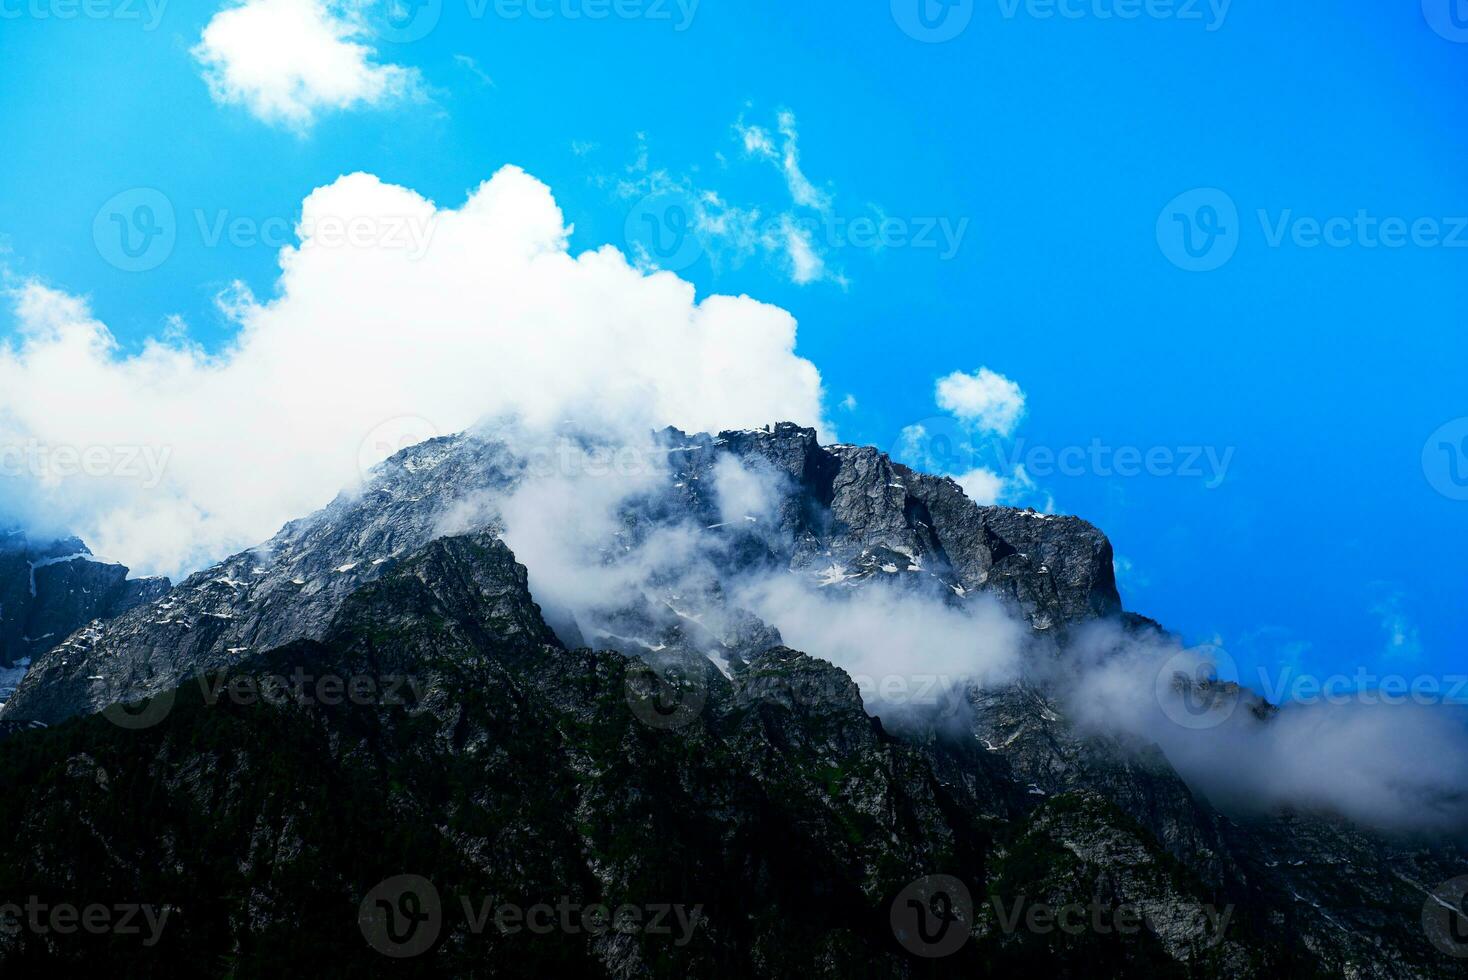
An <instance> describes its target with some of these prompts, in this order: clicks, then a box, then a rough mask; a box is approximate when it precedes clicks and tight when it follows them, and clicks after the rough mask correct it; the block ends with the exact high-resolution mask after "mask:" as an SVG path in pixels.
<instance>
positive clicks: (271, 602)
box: [4, 423, 1121, 723]
mask: <svg viewBox="0 0 1468 980" xmlns="http://www.w3.org/2000/svg"><path fill="white" fill-rule="evenodd" d="M655 452H656V456H657V458H656V459H655V460H653V463H654V464H655V473H654V478H653V479H652V480H651V481H650V482H649V483H648V484H647V485H646V486H643V487H641V488H640V489H639V492H637V493H635V494H631V495H629V496H628V497H627V498H626V499H625V500H623V501H622V502H621V504H620V521H621V525H622V530H621V531H620V532H619V537H618V540H617V541H616V542H615V543H613V544H612V545H611V546H610V547H608V548H606V549H605V553H604V554H602V555H601V556H599V558H598V560H599V561H601V562H604V563H611V564H615V563H617V562H618V561H621V560H623V556H625V555H626V554H629V553H633V552H634V551H635V549H636V548H637V547H638V546H639V545H642V544H645V543H646V542H647V541H648V540H649V537H650V535H652V534H653V533H654V532H655V531H656V530H657V529H659V528H666V527H668V526H671V525H687V526H690V527H694V528H700V529H702V530H703V531H706V532H707V533H708V534H709V535H711V536H713V537H715V538H717V539H718V540H719V541H720V547H721V548H722V549H723V552H724V555H726V556H727V557H726V558H725V559H724V560H723V561H722V562H721V564H720V567H719V568H718V570H717V574H716V576H715V580H713V581H708V582H703V583H701V584H700V585H699V586H698V587H697V588H696V589H689V588H688V587H687V583H683V586H684V588H682V589H678V590H675V589H671V588H666V587H664V588H662V589H661V591H660V590H659V588H658V587H656V586H655V585H650V586H649V588H647V589H646V590H644V595H643V596H642V597H641V598H640V599H639V600H638V601H636V602H633V603H621V604H619V605H617V606H616V607H614V608H608V609H599V610H592V611H586V610H582V611H580V614H579V616H567V615H565V614H564V612H563V611H561V610H557V609H548V610H547V613H548V617H549V618H550V619H551V620H552V622H553V623H554V624H555V625H556V628H557V629H558V631H560V632H562V633H563V638H564V639H567V640H568V641H570V642H572V643H573V645H574V644H577V643H580V642H583V641H584V642H590V643H594V644H597V645H605V646H611V647H613V648H617V649H623V650H624V651H630V652H637V651H639V650H641V649H643V648H644V647H657V646H659V645H660V644H661V643H665V642H667V640H666V639H660V637H663V636H664V635H665V634H667V633H668V631H669V630H675V631H676V632H677V633H678V634H679V636H678V637H676V638H675V639H678V640H679V641H680V642H688V643H689V644H690V645H692V646H694V647H696V648H699V649H703V650H705V651H706V652H710V653H713V654H715V655H716V656H717V657H718V658H719V659H721V660H722V661H723V662H724V663H725V664H726V665H728V664H730V663H737V662H738V661H739V660H740V659H742V658H743V657H745V656H747V655H750V654H751V653H754V652H758V649H759V648H760V647H761V645H763V644H768V643H770V642H771V641H777V640H778V638H779V637H778V633H777V632H776V631H772V630H770V629H769V628H768V626H766V625H765V624H761V623H759V622H757V621H756V620H754V618H753V617H751V616H750V615H749V614H748V613H747V611H745V610H741V609H738V608H731V607H729V605H728V603H727V602H726V596H725V589H726V587H727V586H728V584H729V583H730V582H731V581H733V580H734V579H735V578H736V577H738V576H739V575H741V574H744V573H747V572H749V571H751V570H753V569H769V568H774V569H787V570H789V571H792V572H795V573H797V574H799V575H803V576H808V577H809V578H810V579H811V580H812V581H813V582H815V583H816V584H817V585H818V586H820V587H824V588H835V589H843V590H844V589H860V588H862V587H863V586H865V585H867V584H869V583H871V582H881V583H882V584H883V585H890V584H893V583H901V585H902V586H903V587H906V588H912V589H914V590H917V591H923V592H926V593H928V594H930V595H935V596H941V597H942V599H943V601H945V602H954V603H962V602H964V601H965V599H966V598H967V597H970V596H978V595H990V596H997V597H999V598H1000V599H1001V600H1002V601H1004V602H1006V603H1008V604H1010V605H1011V606H1012V608H1013V609H1014V610H1015V612H1016V613H1017V614H1018V615H1020V616H1023V617H1024V619H1025V620H1026V621H1027V622H1028V623H1029V624H1030V625H1031V626H1032V627H1033V628H1034V629H1035V630H1037V631H1042V632H1044V631H1063V630H1064V628H1065V627H1066V625H1067V624H1069V623H1074V622H1077V621H1080V620H1083V619H1087V618H1090V617H1096V616H1106V615H1112V614H1115V613H1117V612H1119V611H1120V609H1121V601H1120V597H1119V596H1118V595H1117V592H1116V583H1115V577H1114V572H1113V568H1112V552H1111V546H1110V544H1109V542H1108V541H1107V540H1106V537H1105V535H1103V534H1102V533H1101V532H1100V531H1099V530H1097V529H1096V528H1094V527H1093V526H1091V525H1090V524H1087V523H1086V522H1085V521H1082V520H1080V519H1078V518H1073V517H1052V516H1050V515H1037V514H1034V513H1033V512H1025V511H1018V510H1013V509H1009V508H1002V507H981V506H978V505H976V504H974V503H973V502H972V501H970V500H968V499H967V498H966V497H965V496H964V495H963V492H962V490H961V489H960V488H959V487H958V485H957V484H956V483H954V482H953V481H952V480H949V479H946V478H941V477H934V476H930V475H927V474H922V473H918V472H916V471H914V470H912V469H910V468H908V467H906V466H903V465H902V464H900V463H896V462H894V461H892V460H891V459H889V458H888V457H887V456H886V455H885V454H883V453H882V452H880V451H879V450H877V449H873V448H869V447H855V446H846V445H842V446H826V447H823V446H821V445H820V444H819V442H818V440H817V437H816V433H815V430H813V429H809V428H803V427H800V426H796V425H793V424H790V423H780V424H777V425H772V426H770V427H768V428H767V429H763V430H742V431H727V432H721V433H719V434H717V435H707V434H687V433H683V432H680V431H678V430H675V429H670V430H667V431H666V432H664V433H663V434H662V437H661V439H660V441H659V443H658V444H657V449H656V451H655ZM729 460H735V461H737V462H738V463H739V464H740V466H742V467H744V468H746V469H748V470H751V471H754V472H756V473H758V474H763V475H768V476H771V477H773V478H774V479H772V480H770V481H769V488H770V492H771V493H773V495H774V499H773V501H772V503H771V506H770V507H769V509H768V511H767V512H766V513H764V514H761V515H759V516H758V517H756V516H755V515H749V516H748V517H746V518H743V519H736V520H735V521H734V522H732V523H731V522H727V521H724V520H723V519H722V517H723V516H724V515H723V514H722V513H721V500H720V497H719V494H718V492H717V483H718V476H719V470H720V467H722V466H726V465H728V461H729ZM535 465H536V464H535V461H534V460H533V459H531V458H529V456H528V455H527V454H524V453H520V452H517V451H516V450H515V449H514V448H512V447H511V446H510V445H509V444H508V443H507V442H505V441H503V440H502V439H500V438H498V437H497V436H496V435H495V434H494V433H493V432H471V433H464V434H460V435H454V436H446V437H441V438H437V439H432V440H429V441H427V442H424V443H421V444H419V445H416V446H413V447H410V448H408V449H405V450H403V451H401V452H399V453H397V454H396V455H394V456H393V457H392V458H390V459H389V460H387V461H386V462H384V463H383V464H381V465H380V466H379V467H378V468H377V469H376V470H375V471H374V472H373V474H372V475H371V476H370V478H369V479H368V480H367V481H366V482H365V484H364V485H363V486H362V487H360V488H359V489H357V490H355V491H353V492H350V493H345V494H342V495H341V496H339V497H338V498H337V499H336V500H334V501H332V502H331V503H330V504H328V505H327V506H326V507H324V508H323V509H322V510H320V511H318V512H316V513H315V514H312V515H309V516H307V517H304V518H301V519H298V520H294V521H292V522H290V523H289V524H287V525H285V527H283V528H282V529H281V531H280V532H279V533H278V534H277V535H275V537H273V538H272V539H271V540H269V541H268V542H266V543H264V544H263V545H261V546H259V547H257V548H255V549H252V550H250V551H246V552H242V553H240V554H237V555H235V556H233V557H231V558H228V559H226V560H225V561H223V562H220V563H219V564H218V565H215V566H213V567H212V568H209V569H206V570H204V571H202V572H199V573H197V574H195V575H193V576H190V577H189V578H188V579H187V580H185V581H183V582H181V583H179V584H178V585H177V586H176V587H174V588H173V589H171V590H170V591H168V592H167V594H165V595H163V596H161V597H159V598H158V599H157V600H156V601H153V602H151V603H148V604H146V605H143V606H140V607H138V608H135V609H132V610H131V611H128V612H125V613H124V614H123V615H121V616H119V617H118V618H117V619H115V620H113V621H111V622H108V623H106V624H103V625H102V626H101V627H100V628H94V629H89V630H88V631H87V633H85V634H78V635H76V636H73V637H71V638H69V639H68V640H67V641H66V642H65V644H64V649H58V650H56V651H53V652H52V653H51V654H50V655H48V656H45V657H42V658H39V659H38V660H37V661H36V662H35V664H34V665H33V666H32V668H31V670H30V672H29V673H28V675H27V677H26V679H25V680H24V681H23V682H22V684H21V686H20V689H19V690H18V691H17V692H16V695H15V697H14V699H13V700H12V702H11V703H10V704H9V705H7V707H6V709H5V712H4V717H5V718H6V719H9V720H17V719H25V720H38V721H45V722H48V723H49V722H55V721H57V720H59V719H61V718H64V717H67V716H68V715H71V714H76V713H85V712H89V711H96V710H99V709H100V708H102V707H105V706H106V705H108V704H112V703H116V702H118V701H120V700H124V699H128V698H135V697H141V696H145V695H147V694H150V693H154V692H155V691H157V690H160V689H162V688H164V687H166V686H168V685H169V684H171V683H173V682H175V681H176V680H177V679H178V678H180V677H182V676H185V675H187V674H189V673H192V672H196V671H199V670H209V669H215V668H218V667H221V666H225V665H227V664H230V663H234V662H237V661H238V660H240V659H241V658H242V657H244V656H246V655H249V654H250V653H254V652H260V651H263V650H268V649H270V648H272V647H275V646H279V645H281V644H283V643H287V642H290V641H292V640H297V639H305V638H317V637H319V636H321V635H322V633H323V631H324V630H325V629H326V627H327V625H328V624H329V623H330V621H331V619H332V617H333V616H334V615H335V614H336V612H337V611H338V610H339V609H340V607H341V604H342V603H343V602H344V601H345V599H346V598H347V597H348V596H349V595H351V594H352V593H353V592H354V591H356V590H357V589H359V588H360V587H361V586H362V585H364V584H366V583H369V582H371V581H374V580H375V579H377V578H378V577H380V576H381V575H382V574H383V573H384V572H385V571H387V570H389V569H390V568H391V567H392V565H393V563H394V562H396V561H397V560H399V559H401V558H402V557H403V556H405V555H407V554H410V553H412V552H413V551H416V550H417V549H418V548H421V547H422V546H423V545H424V544H426V543H427V542H428V541H430V540H433V539H434V538H435V537H438V536H441V535H442V534H444V533H446V532H447V531H463V532H479V531H490V532H496V531H499V530H500V529H501V515H500V508H501V507H502V505H503V504H504V502H505V501H506V500H508V499H509V498H510V497H511V495H512V494H514V493H515V492H516V490H517V489H519V488H521V487H523V486H524V485H525V484H526V482H527V480H531V479H534V478H535V477H536V475H537V471H536V470H535V469H534V466H535ZM690 591H691V592H693V593H694V594H688V593H689V592H690ZM705 613H709V614H710V615H708V616H706V615H705ZM705 620H707V621H705ZM690 633H691V634H696V635H695V636H693V637H692V638H691V639H690V638H688V636H687V635H686V634H690ZM731 658H732V659H731Z"/></svg>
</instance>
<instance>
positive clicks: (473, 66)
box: [454, 54, 495, 88]
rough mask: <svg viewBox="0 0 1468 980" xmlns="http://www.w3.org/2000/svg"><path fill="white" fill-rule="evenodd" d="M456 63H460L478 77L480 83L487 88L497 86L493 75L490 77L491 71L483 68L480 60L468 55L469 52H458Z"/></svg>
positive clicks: (460, 65)
mask: <svg viewBox="0 0 1468 980" xmlns="http://www.w3.org/2000/svg"><path fill="white" fill-rule="evenodd" d="M454 64H456V65H458V66H459V67H460V68H462V69H464V70H465V71H467V72H468V73H469V74H471V75H473V76H474V77H475V78H476V79H478V80H479V83H480V84H481V85H483V86H484V87H485V88H494V87H495V84H494V79H493V78H491V77H489V73H488V72H486V71H485V70H484V69H483V68H480V67H479V62H478V61H475V60H474V59H473V58H471V57H470V56H469V55H467V54H456V55H454Z"/></svg>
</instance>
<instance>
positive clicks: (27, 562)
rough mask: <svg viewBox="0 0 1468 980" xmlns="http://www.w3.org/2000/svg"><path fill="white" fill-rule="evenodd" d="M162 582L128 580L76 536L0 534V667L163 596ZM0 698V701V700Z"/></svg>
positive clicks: (166, 584)
mask: <svg viewBox="0 0 1468 980" xmlns="http://www.w3.org/2000/svg"><path fill="white" fill-rule="evenodd" d="M168 588H169V581H168V580H167V579H166V578H143V579H132V578H128V570H127V568H126V567H125V566H123V565H118V564H115V563H111V562H106V561H103V560H101V559H98V558H96V557H95V556H93V555H92V553H91V551H90V550H89V549H88V548H87V546H86V545H85V544H83V543H82V542H81V541H80V540H78V539H77V538H66V539H62V540H57V541H48V542H35V541H32V540H30V539H29V538H28V537H27V536H26V535H25V534H23V533H21V532H19V531H11V532H6V533H4V534H0V668H3V667H11V666H13V665H14V664H16V663H17V662H18V661H24V660H26V659H27V658H32V657H35V656H37V655H39V654H41V653H44V652H45V651H47V650H49V649H51V648H52V647H54V646H56V645H57V644H58V643H60V642H61V641H62V640H64V639H65V638H66V637H67V636H69V635H70V634H71V633H73V632H74V631H76V630H77V629H78V628H80V627H81V626H83V625H85V624H87V623H90V622H92V621H93V620H97V619H111V618H113V617H115V616H119V615H121V614H122V613H124V612H126V611H127V610H129V609H132V608H134V607H136V606H140V605H143V604H145V603H148V602H152V601H153V600H154V599H157V598H158V597H160V596H161V595H163V593H165V592H167V591H168ZM0 700H3V697H0Z"/></svg>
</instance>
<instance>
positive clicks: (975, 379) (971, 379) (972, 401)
mask: <svg viewBox="0 0 1468 980" xmlns="http://www.w3.org/2000/svg"><path fill="white" fill-rule="evenodd" d="M937 399H938V407H939V408H941V409H943V410H944V411H945V412H949V413H950V414H952V415H953V417H954V418H956V419H958V420H959V421H960V422H964V423H966V424H969V425H974V426H976V427H978V428H979V429H980V430H982V431H984V432H991V433H994V434H995V435H1000V436H1007V435H1009V434H1010V433H1011V432H1013V431H1014V427H1015V426H1016V425H1018V424H1019V420H1020V417H1021V416H1023V415H1024V412H1025V393H1024V392H1023V391H1021V390H1020V387H1019V385H1017V384H1015V383H1014V382H1013V381H1010V380H1009V379H1008V378H1006V377H1005V376H1004V375H1002V374H999V373H997V372H994V371H991V370H989V369H988V368H986V367H981V368H979V370H978V371H977V372H975V373H973V374H964V373H963V372H962V371H954V372H953V373H952V374H950V375H948V376H947V377H945V378H939V379H938V384H937Z"/></svg>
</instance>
